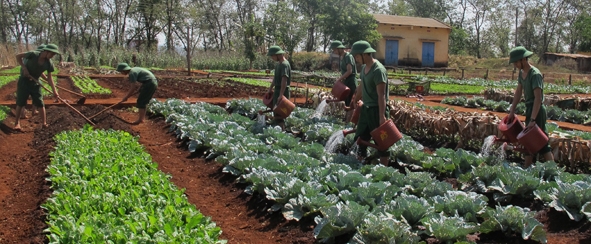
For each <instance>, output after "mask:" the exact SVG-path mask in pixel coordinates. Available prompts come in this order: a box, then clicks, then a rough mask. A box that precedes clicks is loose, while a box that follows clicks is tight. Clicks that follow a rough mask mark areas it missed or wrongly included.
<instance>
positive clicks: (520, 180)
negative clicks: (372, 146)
mask: <svg viewBox="0 0 591 244" xmlns="http://www.w3.org/2000/svg"><path fill="white" fill-rule="evenodd" d="M263 106H264V105H263V104H262V102H261V101H260V100H255V99H251V100H249V101H246V102H244V101H242V102H235V101H233V102H229V103H228V107H227V108H228V109H231V110H232V111H234V113H233V114H227V113H226V111H225V110H223V109H221V108H219V107H216V106H212V105H209V104H204V103H198V104H194V105H191V104H187V103H185V102H182V101H180V100H168V101H166V102H164V103H160V102H155V101H153V103H152V106H151V108H150V109H151V111H152V112H154V113H158V114H162V115H163V116H165V118H166V119H167V122H169V123H171V131H173V132H174V133H175V134H176V135H177V136H178V137H179V138H180V139H182V140H185V141H187V142H188V148H189V150H190V151H197V150H199V151H203V152H205V154H206V155H207V158H209V159H215V160H216V161H217V162H220V163H222V164H224V165H226V167H225V170H224V172H226V173H229V174H233V175H235V176H236V177H238V178H237V180H238V181H240V182H243V183H246V184H247V185H248V187H247V188H246V189H245V192H247V193H250V194H260V195H263V196H265V197H266V198H267V199H269V200H273V201H275V202H276V204H275V206H273V207H271V208H270V209H269V210H270V211H281V212H282V213H283V215H284V217H285V218H286V219H288V220H301V219H303V218H314V219H315V221H316V223H317V225H316V227H315V230H314V234H315V237H316V238H317V239H319V240H321V241H326V242H330V241H337V242H346V241H350V242H351V243H375V242H377V241H385V242H389V241H396V242H402V241H404V242H409V243H412V242H419V241H421V240H426V239H429V238H436V239H438V240H439V241H443V242H446V241H451V242H453V241H471V240H472V239H470V236H473V235H482V236H483V237H485V236H487V235H486V233H489V234H488V236H489V238H490V236H497V235H498V234H495V233H500V232H504V233H505V234H506V235H508V236H512V235H513V236H514V234H516V235H517V236H519V238H520V239H531V240H536V241H538V242H542V243H545V242H546V232H545V231H544V228H543V225H542V224H541V223H540V222H539V221H538V220H536V219H535V218H534V216H535V212H536V211H540V210H543V209H547V208H553V209H555V210H556V211H561V212H566V213H565V214H567V213H568V215H569V216H571V215H572V216H573V218H571V219H573V221H581V218H579V217H577V216H584V214H585V213H586V212H587V211H588V209H587V208H588V206H589V204H587V203H588V202H589V201H591V199H589V198H580V199H576V201H575V200H574V199H570V200H569V199H568V198H569V197H568V196H569V195H571V194H575V193H576V194H577V195H583V196H586V194H589V193H590V192H591V190H589V189H588V188H587V189H586V188H584V185H586V184H589V182H591V178H589V176H587V175H572V174H570V173H566V172H564V170H563V169H561V168H559V167H558V166H557V165H556V164H553V163H546V164H539V163H538V164H536V165H535V167H533V168H531V169H528V170H522V169H521V168H520V167H519V166H515V165H513V164H511V163H509V162H506V161H502V160H501V161H500V160H496V158H494V156H483V155H479V154H475V153H471V152H468V151H461V150H459V151H454V150H451V149H441V150H438V151H436V152H435V154H433V155H431V154H427V153H423V154H421V153H418V152H416V153H415V152H412V150H413V149H414V150H421V149H420V148H422V146H421V145H420V144H419V143H418V142H415V141H413V140H412V139H410V138H408V137H405V139H403V140H402V141H401V142H398V143H397V144H396V146H394V147H393V148H392V151H391V159H392V160H393V161H397V162H399V163H400V164H401V165H406V169H405V170H403V172H404V173H400V172H398V170H396V169H394V168H391V167H382V166H373V165H361V164H360V162H359V161H357V160H356V159H355V158H354V157H351V156H349V155H348V154H340V153H330V152H325V151H324V144H323V143H326V142H327V141H328V140H329V137H330V136H331V135H332V134H333V133H334V132H335V131H339V130H341V129H343V128H346V127H347V126H346V125H343V124H342V123H339V122H338V121H337V120H334V119H331V118H326V117H324V118H309V115H310V114H312V111H310V110H305V109H300V108H298V109H296V110H295V111H294V113H293V114H292V116H290V118H289V119H288V120H286V127H288V128H289V130H290V131H292V132H295V134H297V135H298V136H294V135H292V134H289V133H287V134H286V133H284V132H281V131H280V130H279V129H276V128H273V127H269V126H266V125H264V124H261V123H258V122H257V121H256V120H251V118H254V117H256V115H255V114H256V111H258V109H259V108H261V107H263ZM237 111H240V112H237ZM239 114H242V115H239ZM351 141H352V140H351V139H350V138H345V140H344V141H343V144H345V145H344V148H348V147H349V146H350V144H349V146H347V145H346V144H348V143H351ZM345 151H347V150H342V152H345ZM427 163H428V164H427ZM417 170H418V171H417ZM442 177H457V178H458V179H459V180H460V183H461V184H460V185H458V186H455V187H454V186H453V185H451V184H449V183H447V182H444V181H441V179H442ZM516 199H519V200H521V201H522V202H521V203H520V204H517V203H518V202H516ZM571 200H573V202H570V201H571ZM536 202H538V203H542V206H547V207H545V208H544V207H542V208H539V207H537V209H530V208H529V207H535V206H536V204H534V203H536ZM565 206H568V207H566V208H565ZM501 236H505V235H501ZM498 238H500V237H498ZM513 238H515V236H514V237H513ZM472 241H473V240H472ZM505 241H508V240H506V239H505Z"/></svg>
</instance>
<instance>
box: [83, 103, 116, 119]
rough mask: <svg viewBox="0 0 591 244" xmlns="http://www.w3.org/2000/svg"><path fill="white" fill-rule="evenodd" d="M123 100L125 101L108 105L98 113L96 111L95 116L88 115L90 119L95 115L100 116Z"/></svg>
mask: <svg viewBox="0 0 591 244" xmlns="http://www.w3.org/2000/svg"><path fill="white" fill-rule="evenodd" d="M122 102H123V101H121V102H118V103H115V104H113V105H111V106H108V107H107V108H105V109H103V110H101V111H100V112H98V113H96V114H95V115H93V116H90V117H88V118H89V119H92V118H94V117H96V116H98V115H99V114H102V113H103V112H105V111H107V110H109V109H110V108H112V107H115V106H117V105H119V104H121V103H122Z"/></svg>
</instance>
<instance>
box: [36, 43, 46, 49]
mask: <svg viewBox="0 0 591 244" xmlns="http://www.w3.org/2000/svg"><path fill="white" fill-rule="evenodd" d="M43 49H45V45H43V44H41V45H39V46H38V47H37V50H36V51H43Z"/></svg>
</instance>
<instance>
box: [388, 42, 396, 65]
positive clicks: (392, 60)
mask: <svg viewBox="0 0 591 244" xmlns="http://www.w3.org/2000/svg"><path fill="white" fill-rule="evenodd" d="M385 62H386V65H388V66H396V65H398V40H386V60H385Z"/></svg>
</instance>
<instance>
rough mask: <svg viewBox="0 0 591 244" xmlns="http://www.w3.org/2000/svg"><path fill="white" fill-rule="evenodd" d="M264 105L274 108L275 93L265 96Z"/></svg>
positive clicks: (268, 93)
mask: <svg viewBox="0 0 591 244" xmlns="http://www.w3.org/2000/svg"><path fill="white" fill-rule="evenodd" d="M263 103H264V104H265V106H267V107H268V108H273V92H272V91H271V92H267V93H265V95H264V96H263Z"/></svg>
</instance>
